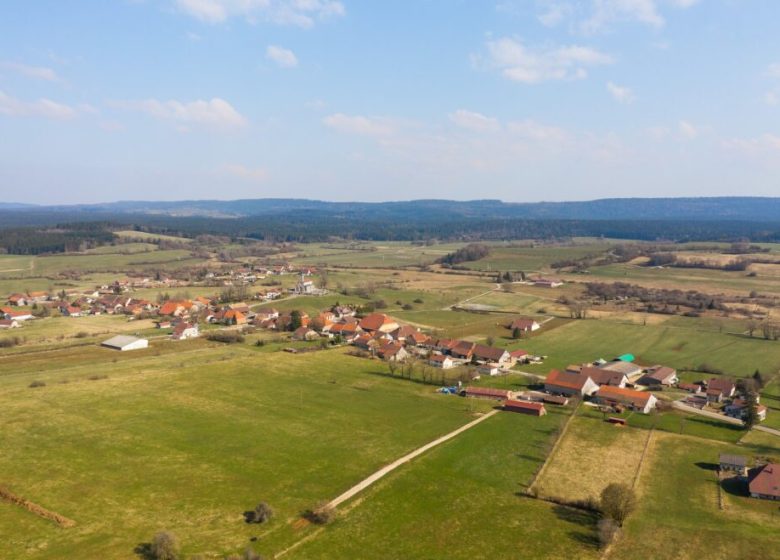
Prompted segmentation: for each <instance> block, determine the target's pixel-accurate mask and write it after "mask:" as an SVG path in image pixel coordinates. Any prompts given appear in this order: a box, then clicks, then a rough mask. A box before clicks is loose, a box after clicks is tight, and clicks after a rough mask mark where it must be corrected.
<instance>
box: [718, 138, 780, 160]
mask: <svg viewBox="0 0 780 560" xmlns="http://www.w3.org/2000/svg"><path fill="white" fill-rule="evenodd" d="M722 146H723V147H724V148H725V149H726V150H728V151H733V152H737V153H741V154H744V155H747V156H751V157H769V158H770V161H771V162H773V163H776V162H777V156H778V155H780V136H777V135H775V134H762V135H761V136H758V137H756V138H732V139H730V140H725V141H723V142H722Z"/></svg>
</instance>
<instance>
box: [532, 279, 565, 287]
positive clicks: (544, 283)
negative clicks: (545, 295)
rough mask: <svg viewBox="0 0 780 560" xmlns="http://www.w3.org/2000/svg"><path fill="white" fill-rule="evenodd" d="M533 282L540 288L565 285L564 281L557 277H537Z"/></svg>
mask: <svg viewBox="0 0 780 560" xmlns="http://www.w3.org/2000/svg"><path fill="white" fill-rule="evenodd" d="M533 284H534V286H537V287H539V288H557V287H559V286H563V281H562V280H558V279H557V278H537V279H536V280H534V281H533Z"/></svg>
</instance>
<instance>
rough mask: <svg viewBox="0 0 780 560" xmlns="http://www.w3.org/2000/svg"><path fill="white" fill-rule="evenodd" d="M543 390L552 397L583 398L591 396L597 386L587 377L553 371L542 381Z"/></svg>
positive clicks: (568, 372)
mask: <svg viewBox="0 0 780 560" xmlns="http://www.w3.org/2000/svg"><path fill="white" fill-rule="evenodd" d="M544 390H545V391H547V392H548V393H551V394H553V395H565V396H567V397H571V396H578V397H585V396H590V395H593V394H594V393H595V392H596V391H598V390H599V386H598V385H597V384H596V383H595V382H594V381H593V380H592V379H591V378H590V377H588V376H587V375H580V374H579V373H572V372H570V371H558V370H557V369H554V370H552V371H551V372H550V373H548V374H547V378H546V379H545V380H544Z"/></svg>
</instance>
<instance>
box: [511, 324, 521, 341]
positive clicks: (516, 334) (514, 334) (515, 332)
mask: <svg viewBox="0 0 780 560" xmlns="http://www.w3.org/2000/svg"><path fill="white" fill-rule="evenodd" d="M512 338H514V339H515V340H517V339H518V338H523V331H521V330H520V327H515V328H514V330H512Z"/></svg>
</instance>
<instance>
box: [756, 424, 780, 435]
mask: <svg viewBox="0 0 780 560" xmlns="http://www.w3.org/2000/svg"><path fill="white" fill-rule="evenodd" d="M753 429H754V430H758V431H759V432H766V433H767V434H772V435H773V436H778V437H780V430H775V429H774V428H770V427H768V426H753Z"/></svg>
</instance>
